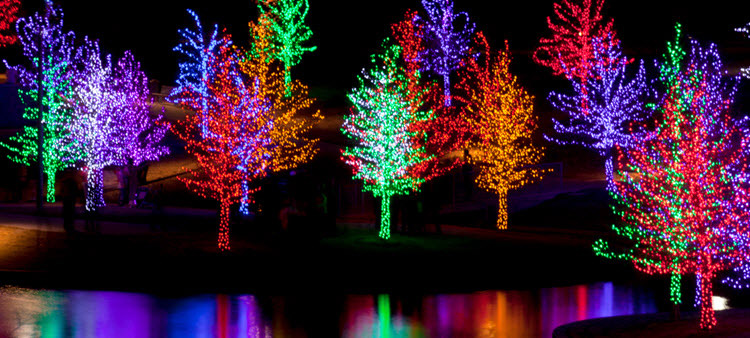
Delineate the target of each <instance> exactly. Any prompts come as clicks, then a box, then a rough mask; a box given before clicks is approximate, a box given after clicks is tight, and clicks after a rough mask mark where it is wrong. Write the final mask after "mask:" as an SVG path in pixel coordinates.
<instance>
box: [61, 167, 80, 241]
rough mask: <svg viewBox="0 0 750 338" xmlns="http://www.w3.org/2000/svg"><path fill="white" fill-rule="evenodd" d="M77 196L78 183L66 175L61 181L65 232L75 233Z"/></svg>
mask: <svg viewBox="0 0 750 338" xmlns="http://www.w3.org/2000/svg"><path fill="white" fill-rule="evenodd" d="M77 197H78V183H76V181H75V179H73V178H71V177H68V178H66V179H65V181H63V229H65V232H66V233H67V234H73V233H75V231H76V229H75V222H76V198H77Z"/></svg>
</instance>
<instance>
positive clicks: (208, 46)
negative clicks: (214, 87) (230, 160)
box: [169, 9, 232, 137]
mask: <svg viewBox="0 0 750 338" xmlns="http://www.w3.org/2000/svg"><path fill="white" fill-rule="evenodd" d="M187 12H188V13H189V14H190V15H191V16H192V17H193V20H194V21H195V30H190V29H187V28H183V29H179V30H178V31H177V32H178V34H180V36H181V37H182V41H181V42H180V43H179V44H178V45H177V46H175V48H174V49H173V50H174V51H175V52H177V53H179V54H181V55H182V57H183V61H182V62H180V64H179V75H178V78H177V87H175V88H174V89H173V90H172V92H171V93H170V95H169V100H170V101H172V102H173V103H175V104H184V103H185V102H183V101H184V100H187V98H186V94H187V93H192V94H191V95H190V96H191V97H193V96H194V95H195V94H200V98H201V109H203V110H206V109H207V107H206V105H207V104H208V100H209V93H208V89H207V83H208V81H209V79H210V78H212V77H214V76H215V75H214V74H212V73H211V72H212V71H213V69H212V68H211V67H210V63H211V62H212V60H211V58H212V57H213V56H214V55H215V54H216V53H217V52H218V50H219V49H221V48H224V47H228V46H231V45H232V41H231V40H230V39H228V38H226V35H225V33H224V32H223V31H219V25H214V29H213V32H212V33H211V35H210V36H207V35H206V34H205V33H204V31H203V25H201V22H200V19H199V18H198V14H196V13H195V12H194V11H192V10H190V9H188V10H187ZM196 98H197V97H196ZM191 101H192V99H191ZM202 129H203V130H202V132H201V136H202V137H210V135H206V133H207V132H208V130H207V128H202Z"/></svg>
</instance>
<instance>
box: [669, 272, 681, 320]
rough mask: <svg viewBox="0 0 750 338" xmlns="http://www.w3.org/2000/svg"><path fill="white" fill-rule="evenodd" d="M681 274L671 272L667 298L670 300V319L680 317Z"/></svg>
mask: <svg viewBox="0 0 750 338" xmlns="http://www.w3.org/2000/svg"><path fill="white" fill-rule="evenodd" d="M681 287H682V275H681V274H679V273H676V272H672V276H671V279H670V285H669V300H670V301H672V320H679V319H680V304H681V303H682V293H681V291H680V289H681Z"/></svg>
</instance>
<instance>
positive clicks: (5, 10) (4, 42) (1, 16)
mask: <svg viewBox="0 0 750 338" xmlns="http://www.w3.org/2000/svg"><path fill="white" fill-rule="evenodd" d="M20 7H21V0H0V47H4V46H8V45H12V44H14V43H16V41H18V36H16V34H15V31H16V21H18V10H19V9H20Z"/></svg>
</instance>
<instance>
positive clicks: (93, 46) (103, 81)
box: [69, 40, 168, 210]
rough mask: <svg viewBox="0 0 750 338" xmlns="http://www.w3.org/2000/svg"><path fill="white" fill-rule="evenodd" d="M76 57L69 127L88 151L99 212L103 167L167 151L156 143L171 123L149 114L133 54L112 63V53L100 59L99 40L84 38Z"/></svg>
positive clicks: (92, 201)
mask: <svg viewBox="0 0 750 338" xmlns="http://www.w3.org/2000/svg"><path fill="white" fill-rule="evenodd" d="M77 60H78V63H79V76H78V77H77V78H76V80H75V83H74V91H75V94H74V96H73V97H72V99H71V100H69V104H70V105H71V106H72V107H73V109H74V111H75V116H74V119H73V123H72V127H71V129H72V136H73V137H74V138H75V140H76V141H77V142H78V143H79V144H81V146H82V147H83V150H84V154H85V155H84V157H83V162H84V165H85V167H86V173H87V185H88V189H87V192H86V209H87V210H95V209H96V208H98V207H101V206H103V205H104V195H103V192H104V191H103V180H102V178H103V176H102V175H103V170H104V168H106V167H108V166H113V165H132V166H136V165H139V164H140V163H142V162H143V161H147V160H156V159H158V158H159V157H160V156H162V155H164V154H166V153H168V149H167V148H166V147H164V146H160V145H159V144H158V143H159V142H160V141H161V139H162V138H163V137H164V134H165V132H166V129H167V128H168V126H167V125H165V124H157V123H155V122H156V121H155V119H154V118H151V117H150V116H149V98H148V87H147V79H146V76H145V74H144V73H143V72H142V71H141V70H140V65H139V64H138V63H137V62H136V61H135V59H134V58H133V55H132V54H131V53H130V52H126V53H125V55H124V56H123V57H122V58H121V59H120V60H118V62H117V63H116V64H114V65H113V64H112V61H111V56H110V55H107V56H106V57H104V58H102V56H101V53H100V50H99V45H98V43H97V42H96V41H89V40H86V41H85V44H84V46H83V47H81V48H80V49H79V52H78V57H77ZM160 118H161V117H157V118H156V119H160Z"/></svg>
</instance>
